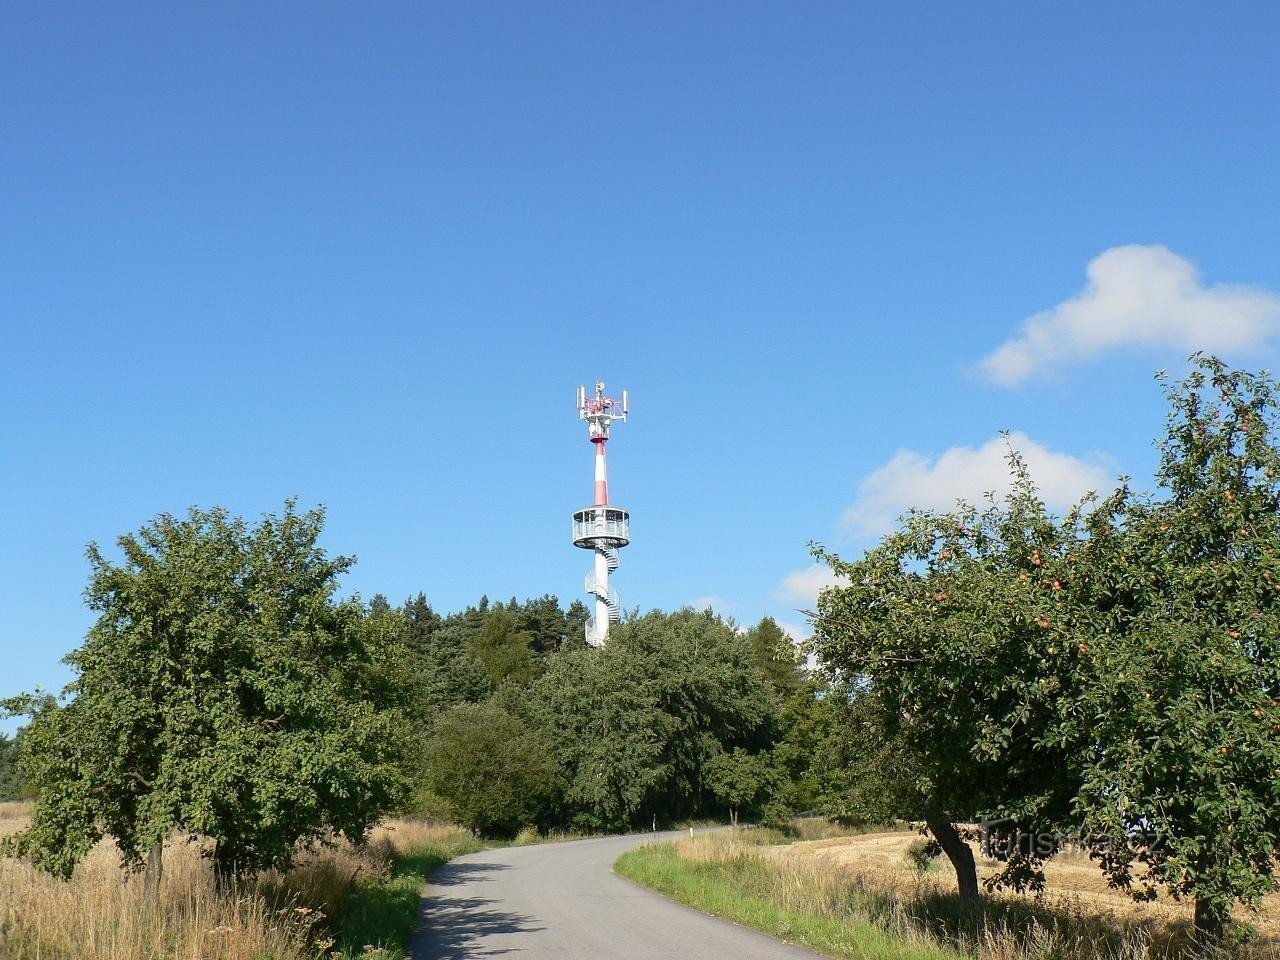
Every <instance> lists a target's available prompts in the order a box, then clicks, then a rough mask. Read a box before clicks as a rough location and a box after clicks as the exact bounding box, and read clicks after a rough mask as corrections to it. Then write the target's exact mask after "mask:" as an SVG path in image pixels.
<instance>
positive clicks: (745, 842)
mask: <svg viewBox="0 0 1280 960" xmlns="http://www.w3.org/2000/svg"><path fill="white" fill-rule="evenodd" d="M770 834H771V831H748V832H743V833H739V834H737V835H736V836H735V835H733V834H729V833H716V834H709V835H707V836H705V837H699V838H697V839H694V840H682V841H679V842H678V843H676V844H675V845H674V847H668V848H667V849H668V850H669V851H672V853H673V854H674V855H675V856H676V857H677V858H678V860H679V861H680V862H683V863H684V864H686V865H687V869H685V870H684V871H683V874H682V871H681V870H680V868H677V867H676V866H675V865H674V863H673V862H672V861H670V860H669V859H667V855H664V854H663V852H662V849H661V848H660V847H654V848H652V850H651V851H650V852H647V853H646V852H643V851H642V852H639V853H638V855H637V860H636V863H635V867H636V869H634V870H633V871H632V872H631V875H632V876H633V879H637V880H639V881H640V882H646V876H645V874H646V871H647V872H648V874H649V876H650V877H659V876H662V875H663V874H664V872H665V875H666V877H667V881H666V882H667V884H668V885H669V886H670V887H671V889H670V890H669V891H667V892H670V893H671V894H672V895H674V896H676V897H677V898H678V899H684V900H685V902H691V903H693V905H695V906H700V907H701V908H703V909H710V910H711V912H717V910H716V909H715V908H714V907H708V906H707V905H706V904H705V903H701V902H698V901H699V900H700V899H705V897H704V894H705V892H706V890H714V889H715V888H717V886H724V885H726V884H727V885H728V887H730V888H733V889H736V890H737V891H738V893H739V894H741V895H743V896H744V897H747V898H753V899H755V900H757V901H759V902H760V903H762V904H765V903H767V904H772V906H773V908H775V909H776V912H777V915H776V916H771V915H770V914H769V912H768V910H764V911H763V912H762V916H766V918H767V919H768V922H767V923H763V924H761V927H762V929H767V930H768V931H769V932H772V933H775V934H777V935H781V936H784V937H787V938H788V939H791V938H792V935H796V936H797V938H798V939H799V941H800V942H804V943H806V944H807V945H809V946H812V947H816V948H817V949H819V950H820V951H822V952H827V953H830V954H832V955H833V956H840V957H846V956H847V957H864V956H871V955H875V956H882V955H883V956H895V957H897V956H916V955H917V954H920V955H930V956H932V955H933V954H932V953H930V951H934V950H937V949H941V950H943V951H944V952H948V953H949V955H954V956H963V955H970V956H975V955H976V956H978V957H981V958H983V960H1049V958H1052V960H1155V958H1171V957H1178V956H1184V955H1187V953H1188V952H1189V948H1190V940H1189V935H1190V921H1191V906H1190V904H1188V903H1185V902H1182V903H1180V902H1177V901H1174V900H1172V899H1170V898H1169V897H1167V896H1162V897H1160V898H1159V899H1157V900H1156V901H1155V902H1152V903H1136V902H1134V901H1133V900H1131V899H1130V898H1129V897H1128V896H1127V895H1125V894H1124V893H1122V892H1119V891H1115V890H1112V889H1110V888H1109V887H1108V886H1107V884H1106V882H1105V880H1103V878H1102V875H1101V873H1100V871H1099V870H1098V867H1097V865H1096V864H1093V863H1091V862H1090V861H1089V859H1088V857H1087V856H1085V855H1083V854H1078V853H1064V854H1061V855H1060V856H1059V857H1057V858H1055V859H1054V860H1053V861H1052V862H1050V864H1049V865H1048V868H1047V870H1046V880H1047V889H1046V890H1045V892H1044V893H1042V894H1039V895H1035V896H1032V895H1019V894H1014V893H1008V892H1005V893H996V894H991V895H988V896H987V897H986V898H985V904H986V905H985V908H984V912H983V914H982V915H981V916H980V917H976V918H975V917H973V916H970V915H965V914H964V913H963V911H960V910H959V909H958V903H957V900H956V898H955V895H954V891H955V878H954V875H953V874H952V872H951V869H950V866H949V865H947V864H946V863H945V861H933V862H932V864H931V865H930V866H929V868H928V869H926V870H923V871H921V870H919V869H918V868H917V867H916V866H915V865H914V862H913V858H911V857H910V856H909V855H908V850H909V848H910V847H911V846H912V845H913V844H918V843H919V842H920V839H921V837H920V834H918V833H915V832H913V831H909V830H894V831H885V832H874V833H864V834H860V835H857V836H822V837H821V838H819V839H807V840H806V839H801V840H798V841H794V842H784V843H778V842H777V841H778V840H779V839H780V838H778V837H776V836H770ZM976 852H977V851H976V849H975V853H976ZM646 859H647V860H649V861H650V862H649V863H648V864H646V863H645V862H644V861H645V860H646ZM979 869H980V872H981V873H986V874H987V875H990V874H991V873H993V872H995V870H996V869H997V865H996V864H995V863H992V862H990V861H984V860H982V859H981V858H979ZM672 877H677V878H681V877H682V879H680V880H679V883H673V882H671V880H670V878H672ZM650 885H654V886H658V887H659V889H662V881H659V882H658V883H653V882H650ZM700 885H705V889H703V888H702V887H701V886H700ZM680 888H684V890H685V893H686V894H688V892H689V891H693V894H692V895H691V896H689V895H683V896H682V894H681V893H680V892H679V889H680ZM737 919H740V922H752V921H751V920H750V919H749V918H748V919H746V920H741V918H737ZM1237 919H1239V920H1242V921H1244V922H1245V923H1247V924H1249V925H1250V926H1251V927H1252V928H1253V929H1254V931H1255V935H1254V937H1253V939H1252V940H1251V941H1250V942H1248V943H1247V944H1244V945H1243V947H1240V948H1238V949H1237V948H1236V947H1232V948H1231V949H1228V950H1225V951H1221V952H1223V953H1224V955H1230V956H1233V957H1244V958H1249V960H1278V958H1280V895H1272V896H1270V897H1268V898H1267V899H1266V900H1265V901H1264V902H1263V904H1262V905H1261V909H1260V910H1259V911H1257V912H1249V911H1240V912H1239V914H1238V917H1237ZM867 923H872V924H874V925H875V927H876V928H878V929H879V930H882V931H885V932H887V933H890V934H892V935H893V936H894V937H895V938H896V940H897V942H898V943H899V944H900V945H901V946H900V947H897V948H894V949H892V950H888V952H885V951H880V952H876V951H871V952H868V949H869V948H868V947H867V945H866V942H865V941H866V939H867V937H866V924H867ZM832 924H834V925H835V927H834V928H833V927H832V926H831V925H832ZM832 929H835V930H837V931H839V930H844V931H845V933H843V934H839V933H837V934H834V935H833V934H831V933H830V931H831V930H832ZM859 930H861V931H862V932H861V933H859ZM799 931H807V934H806V935H805V936H799V933H798V932H799ZM854 934H857V935H856V936H855V935H854ZM895 950H896V951H897V952H895ZM1210 952H1212V953H1214V955H1215V956H1216V955H1217V953H1218V952H1220V951H1210Z"/></svg>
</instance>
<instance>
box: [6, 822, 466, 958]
mask: <svg viewBox="0 0 1280 960" xmlns="http://www.w3.org/2000/svg"><path fill="white" fill-rule="evenodd" d="M29 814H30V807H29V806H28V805H24V804H10V803H5V804H0V835H4V834H8V833H12V832H15V831H17V830H21V829H22V828H23V827H24V826H25V825H26V823H27V820H28V817H29ZM456 833H458V828H456V827H441V826H432V825H428V824H424V823H419V822H415V821H391V822H388V823H386V824H384V825H383V826H380V827H378V828H376V829H375V831H374V832H373V835H372V837H371V840H370V842H369V843H368V844H367V845H365V846H364V847H361V848H359V849H357V848H354V847H352V846H351V845H350V844H346V843H338V844H335V845H333V846H331V847H322V848H318V849H315V850H312V851H308V852H307V853H306V854H304V855H303V856H302V857H301V858H300V859H299V862H298V864H297V865H296V866H295V867H294V868H293V869H292V870H290V871H289V872H288V873H286V874H267V875H265V876H263V877H262V878H260V879H258V880H255V881H254V882H253V883H251V884H246V885H244V886H243V887H241V888H239V889H235V890H231V891H222V892H220V891H218V890H216V889H215V887H214V882H213V874H212V870H211V869H210V866H209V863H208V861H207V860H206V859H204V858H203V857H201V855H200V854H201V848H200V846H199V845H197V844H192V843H187V842H183V841H176V842H174V843H172V844H171V845H170V846H169V847H167V848H166V851H165V861H164V863H165V869H164V882H163V884H162V888H161V891H160V897H159V901H158V903H157V904H156V905H155V906H154V907H150V908H149V907H148V905H147V904H146V902H145V900H144V896H143V882H142V877H141V876H140V875H130V874H127V873H125V872H123V871H122V870H121V869H120V865H119V857H118V856H117V853H116V851H115V849H114V847H113V846H112V844H110V843H108V842H104V843H102V844H99V846H98V847H97V848H96V849H95V850H94V851H93V852H92V853H91V854H90V855H89V857H87V858H86V859H85V861H84V862H83V863H82V864H81V865H80V866H79V867H78V868H77V870H76V873H75V875H74V876H73V877H72V879H71V880H70V881H69V882H62V881H59V880H55V879H52V878H50V877H48V876H45V875H43V874H40V873H38V872H37V871H35V870H33V869H32V868H31V867H29V866H27V865H26V864H24V863H20V862H17V861H13V860H5V859H0V958H3V960H152V958H156V960H159V958H166V960H168V958H173V960H313V958H319V957H321V956H322V955H324V954H325V953H326V952H327V950H328V948H329V947H330V946H332V941H331V938H330V937H329V935H328V933H327V930H326V927H325V925H324V923H323V922H322V918H323V917H324V916H326V915H328V916H333V915H335V913H336V911H337V910H338V909H339V907H340V905H341V904H342V903H343V901H344V899H345V898H346V896H347V894H348V893H349V892H350V891H351V890H352V889H353V888H354V887H355V886H356V885H357V884H359V883H361V882H362V880H366V879H367V878H369V877H371V876H384V875H386V873H387V872H388V871H389V868H390V862H391V857H392V855H393V854H394V853H396V852H400V851H406V850H410V849H418V848H421V847H422V846H423V845H424V844H426V843H430V842H432V841H434V840H439V839H445V838H447V837H451V836H452V835H453V834H456ZM378 955H379V954H378V952H376V951H372V952H370V953H369V956H370V957H371V958H372V957H376V956H378Z"/></svg>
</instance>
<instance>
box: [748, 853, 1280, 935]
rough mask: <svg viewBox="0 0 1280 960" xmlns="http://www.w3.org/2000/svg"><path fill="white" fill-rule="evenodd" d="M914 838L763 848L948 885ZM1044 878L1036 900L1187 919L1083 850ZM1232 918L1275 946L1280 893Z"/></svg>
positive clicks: (1124, 915)
mask: <svg viewBox="0 0 1280 960" xmlns="http://www.w3.org/2000/svg"><path fill="white" fill-rule="evenodd" d="M919 839H920V835H919V834H917V833H914V832H908V831H887V832H882V833H869V834H864V835H862V836H856V837H836V838H831V839H824V840H810V841H801V842H799V843H794V844H790V845H788V846H785V847H775V848H765V849H767V850H769V855H771V856H774V857H778V858H782V859H786V858H798V859H801V860H811V861H814V862H817V863H821V864H823V865H824V866H826V867H829V868H831V869H834V870H836V871H840V872H844V873H846V874H850V875H855V876H857V877H860V878H862V880H863V882H866V883H869V884H873V885H875V886H877V887H879V888H881V889H884V890H886V891H892V892H895V893H898V894H902V895H908V896H914V895H918V894H919V893H920V892H921V891H922V890H930V891H932V890H935V889H939V888H945V889H949V886H948V885H949V883H950V882H951V880H952V877H951V874H950V868H949V867H948V866H947V865H946V864H945V861H941V860H940V861H936V862H935V866H934V868H933V869H931V870H930V871H928V872H927V873H926V874H925V875H924V876H919V875H917V874H916V872H915V871H914V870H912V869H911V868H910V866H909V862H908V858H907V848H908V847H909V846H910V845H911V844H912V843H913V842H915V841H917V840H919ZM974 853H975V855H976V856H977V857H978V864H979V871H980V873H983V874H986V875H990V874H991V873H994V872H995V871H996V870H997V869H998V865H997V864H995V863H994V862H991V861H984V860H983V859H982V857H981V852H980V851H979V850H978V848H977V845H976V844H975V845H974ZM1045 880H1046V890H1045V892H1044V894H1043V895H1042V896H1041V897H1040V898H1039V900H1040V902H1042V903H1043V904H1045V905H1048V906H1054V907H1057V908H1059V909H1061V910H1063V911H1064V912H1070V913H1083V914H1096V915H1097V916H1099V917H1106V918H1120V919H1122V920H1124V921H1126V922H1132V923H1137V924H1141V925H1143V926H1148V927H1158V926H1167V925H1186V924H1189V923H1190V921H1191V904H1190V902H1188V901H1181V902H1179V901H1176V900H1174V899H1172V898H1171V897H1169V896H1168V895H1167V894H1166V895H1161V896H1160V897H1158V898H1157V899H1156V900H1155V901H1152V902H1149V903H1138V902H1135V901H1134V900H1133V899H1132V898H1130V897H1129V896H1127V895H1126V894H1125V893H1123V892H1122V891H1119V890H1115V889H1112V888H1111V887H1109V886H1108V885H1107V882H1106V879H1105V878H1104V877H1103V875H1102V872H1101V870H1099V869H1098V865H1097V864H1096V863H1095V862H1093V861H1091V860H1090V859H1089V857H1088V856H1087V855H1086V854H1084V853H1080V852H1075V851H1067V852H1064V853H1061V854H1059V855H1058V856H1056V857H1054V858H1053V859H1052V860H1051V861H1049V863H1048V864H1047V865H1046V867H1045ZM1028 899H1034V898H1028ZM1237 918H1238V919H1240V920H1242V921H1244V922H1246V923H1249V924H1251V925H1252V926H1253V927H1255V928H1256V930H1257V932H1258V937H1259V939H1260V940H1263V941H1271V942H1273V943H1275V944H1276V945H1278V946H1280V894H1272V895H1271V896H1269V897H1267V898H1266V899H1265V900H1264V901H1263V902H1262V905H1261V908H1260V909H1259V911H1258V912H1256V913H1254V912H1251V911H1245V910H1241V911H1239V912H1238V914H1237Z"/></svg>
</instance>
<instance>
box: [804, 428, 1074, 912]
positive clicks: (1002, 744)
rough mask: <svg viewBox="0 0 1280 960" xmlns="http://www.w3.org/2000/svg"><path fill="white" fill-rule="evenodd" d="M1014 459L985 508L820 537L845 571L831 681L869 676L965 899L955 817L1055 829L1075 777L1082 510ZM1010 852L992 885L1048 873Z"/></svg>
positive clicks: (833, 631) (886, 732)
mask: <svg viewBox="0 0 1280 960" xmlns="http://www.w3.org/2000/svg"><path fill="white" fill-rule="evenodd" d="M1010 468H1011V472H1012V474H1013V481H1014V483H1013V488H1012V490H1011V492H1010V493H1009V495H1008V496H1007V497H1005V498H1004V499H1002V500H999V501H997V500H995V499H994V498H993V499H992V500H990V501H989V502H988V504H987V505H986V507H985V508H984V509H983V510H981V511H980V510H978V509H976V508H974V507H969V506H965V505H961V506H960V507H958V508H957V510H956V511H953V512H913V513H911V514H909V515H908V516H907V517H906V518H905V519H904V521H903V523H902V526H901V528H900V529H899V530H898V531H896V532H894V533H892V534H890V535H889V536H888V537H886V538H885V540H884V541H883V542H882V543H881V544H880V545H879V546H877V547H876V548H874V549H872V550H870V551H868V553H867V554H866V555H865V556H864V557H863V558H861V559H860V560H858V561H855V562H853V563H846V562H844V561H841V560H840V559H839V558H838V557H836V556H834V555H832V554H829V553H826V552H824V551H822V550H821V549H818V550H817V551H816V553H817V555H818V556H819V557H820V558H822V559H824V560H826V561H827V562H828V563H830V565H831V566H832V569H833V570H834V571H835V572H836V573H837V574H838V575H839V576H840V577H841V578H842V579H844V580H847V582H848V584H849V585H848V586H845V587H832V588H829V589H826V590H824V591H823V592H822V594H821V596H820V598H819V601H818V615H817V618H816V621H815V628H816V630H815V634H814V637H813V640H812V641H811V642H812V646H813V649H814V651H815V652H816V654H817V656H818V658H819V661H820V662H821V663H822V665H823V666H824V667H825V668H826V670H827V671H828V673H829V674H830V675H831V676H832V678H833V679H834V680H835V681H836V682H838V683H842V684H845V685H850V686H859V685H861V687H862V689H863V694H862V696H864V697H866V698H869V699H868V700H867V701H866V702H865V708H866V709H867V711H868V712H867V713H866V714H865V715H867V716H870V717H871V718H873V719H874V721H875V722H877V723H878V724H879V726H880V733H881V737H882V739H883V741H884V742H885V743H886V744H893V748H894V749H895V750H900V751H902V752H903V753H904V754H905V758H906V759H907V761H908V762H905V763H904V764H902V765H901V769H903V770H906V771H909V772H910V774H911V775H912V777H913V779H914V781H915V782H914V785H913V786H912V788H911V789H910V790H907V791H905V793H904V792H903V791H901V790H900V789H897V788H896V787H895V792H897V793H898V795H899V797H900V798H901V799H903V800H907V801H908V802H909V804H910V805H912V806H917V807H918V809H919V810H920V812H921V813H922V815H923V819H924V820H925V822H926V823H927V825H928V828H929V831H930V833H932V834H933V837H934V838H935V840H936V841H937V843H938V844H939V845H940V846H941V849H942V851H943V852H944V853H945V854H946V855H947V857H948V859H949V860H950V861H951V863H952V865H953V867H954V868H955V871H956V879H957V885H958V888H959V891H960V895H961V898H962V899H963V900H964V901H966V902H967V903H969V904H973V903H976V901H977V900H978V898H979V889H978V878H977V870H976V864H975V861H974V857H973V853H972V850H971V849H970V847H969V845H968V844H967V843H966V840H965V837H964V835H963V832H962V831H961V830H960V829H958V828H957V826H956V825H957V824H958V823H963V822H972V821H974V820H977V819H978V818H979V817H980V816H983V815H986V816H992V817H998V818H1001V819H1002V820H1004V822H1005V825H1006V828H1007V829H1009V830H1010V831H1011V832H1013V833H1014V834H1015V835H1037V834H1050V835H1053V834H1056V833H1057V832H1058V830H1057V828H1058V827H1060V826H1061V825H1062V823H1063V822H1064V821H1065V820H1066V819H1067V818H1068V817H1069V816H1070V809H1071V801H1072V798H1073V797H1074V794H1075V790H1076V788H1077V786H1078V784H1079V782H1080V775H1079V771H1078V769H1077V768H1076V767H1075V766H1073V764H1072V763H1071V762H1069V761H1070V760H1071V759H1073V757H1074V755H1073V754H1071V753H1070V752H1068V751H1067V750H1065V749H1062V748H1059V749H1052V748H1051V747H1052V743H1051V741H1052V736H1051V734H1053V733H1056V732H1057V727H1056V721H1057V716H1058V713H1057V711H1058V704H1059V702H1060V700H1061V699H1062V698H1064V697H1065V698H1068V699H1069V698H1070V697H1071V696H1072V695H1073V693H1072V691H1073V690H1074V689H1075V687H1076V685H1077V678H1078V670H1077V668H1078V656H1077V655H1076V653H1075V651H1074V649H1072V648H1071V646H1070V644H1069V643H1068V642H1067V640H1068V635H1069V633H1070V628H1069V623H1070V621H1071V619H1072V615H1071V611H1070V609H1068V608H1070V607H1071V604H1072V602H1073V598H1072V597H1071V595H1070V594H1069V592H1068V591H1065V590H1063V589H1062V586H1063V583H1064V581H1067V580H1069V577H1068V575H1067V573H1066V572H1064V568H1065V567H1066V565H1067V561H1068V558H1069V556H1070V554H1071V552H1072V549H1073V545H1074V544H1075V536H1074V534H1075V530H1076V528H1077V527H1078V525H1079V522H1080V521H1079V513H1078V512H1073V513H1072V514H1071V515H1070V516H1069V517H1068V518H1067V520H1066V521H1064V522H1062V523H1059V522H1057V521H1055V520H1054V518H1053V517H1051V516H1050V515H1049V513H1048V511H1047V510H1046V508H1045V506H1044V504H1043V502H1042V501H1041V500H1040V498H1039V497H1038V496H1037V494H1036V490H1035V487H1034V485H1033V484H1032V482H1031V478H1030V477H1029V475H1028V474H1027V471H1026V469H1025V466H1024V464H1023V463H1022V461H1021V459H1020V458H1019V457H1018V455H1017V454H1016V453H1015V452H1012V451H1011V452H1010ZM899 786H901V785H899ZM912 793H914V794H915V800H914V801H913V800H912V799H911V794H912ZM1009 853H1010V859H1009V863H1008V865H1007V867H1006V869H1005V870H1004V871H1002V873H1001V874H1000V875H999V876H997V877H996V878H993V880H992V881H990V882H991V883H993V884H1000V883H1006V882H1007V883H1010V884H1012V885H1015V886H1023V885H1031V886H1035V885H1037V884H1039V883H1041V882H1042V876H1041V874H1040V873H1039V859H1040V857H1041V852H1040V851H1038V850H1032V849H1021V848H1015V849H1012V850H1009Z"/></svg>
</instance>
